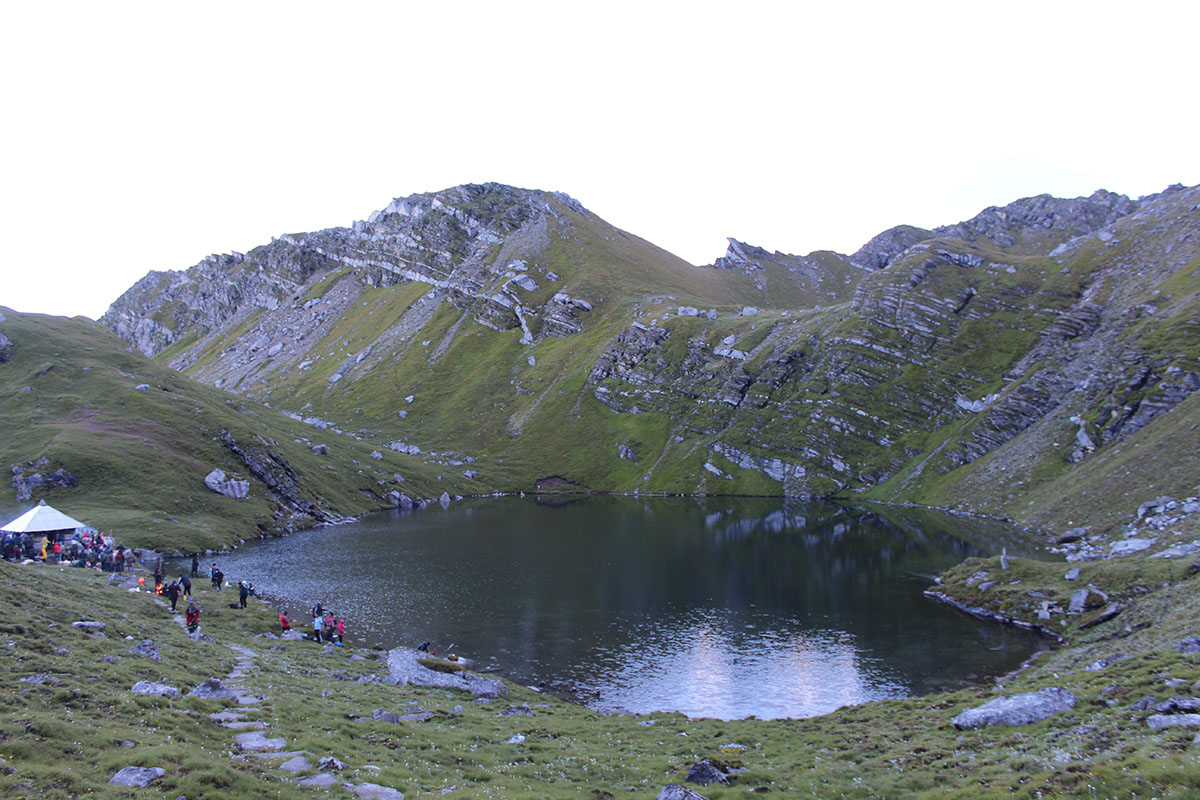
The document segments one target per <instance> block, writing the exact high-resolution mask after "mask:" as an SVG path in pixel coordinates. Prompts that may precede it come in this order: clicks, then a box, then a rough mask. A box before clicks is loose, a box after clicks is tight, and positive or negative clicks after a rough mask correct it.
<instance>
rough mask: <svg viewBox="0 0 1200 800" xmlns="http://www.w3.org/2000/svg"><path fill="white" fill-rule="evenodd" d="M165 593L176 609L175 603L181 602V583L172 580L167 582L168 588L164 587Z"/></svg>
mask: <svg viewBox="0 0 1200 800" xmlns="http://www.w3.org/2000/svg"><path fill="white" fill-rule="evenodd" d="M163 594H165V595H166V596H167V599H168V600H170V601H171V610H172V611H174V610H175V604H176V603H178V602H179V584H178V583H176V582H175V581H171V582H170V583H168V584H167V588H165V589H163Z"/></svg>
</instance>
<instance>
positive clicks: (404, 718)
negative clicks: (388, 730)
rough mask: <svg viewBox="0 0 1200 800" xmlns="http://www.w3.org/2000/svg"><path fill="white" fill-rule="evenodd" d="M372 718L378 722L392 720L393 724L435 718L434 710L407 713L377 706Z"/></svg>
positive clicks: (425, 720)
mask: <svg viewBox="0 0 1200 800" xmlns="http://www.w3.org/2000/svg"><path fill="white" fill-rule="evenodd" d="M371 719H373V720H376V721H378V722H390V723H392V724H393V725H400V724H402V723H405V722H428V721H429V720H431V719H433V712H432V711H412V712H408V713H405V714H396V713H394V712H392V711H384V710H383V709H382V708H377V709H375V710H374V711H372V712H371Z"/></svg>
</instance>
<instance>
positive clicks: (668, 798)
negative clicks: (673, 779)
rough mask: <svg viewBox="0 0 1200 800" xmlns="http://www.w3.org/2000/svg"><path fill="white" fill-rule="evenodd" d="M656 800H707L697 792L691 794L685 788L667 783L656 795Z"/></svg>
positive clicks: (690, 791) (689, 790)
mask: <svg viewBox="0 0 1200 800" xmlns="http://www.w3.org/2000/svg"><path fill="white" fill-rule="evenodd" d="M658 800H708V798H707V797H705V796H704V795H702V794H699V793H698V792H693V791H692V790H691V789H689V788H687V787H686V786H680V785H679V784H677V783H668V784H667V785H666V786H664V787H663V788H662V791H661V792H659V793H658Z"/></svg>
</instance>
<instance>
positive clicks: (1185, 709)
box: [1154, 697, 1200, 714]
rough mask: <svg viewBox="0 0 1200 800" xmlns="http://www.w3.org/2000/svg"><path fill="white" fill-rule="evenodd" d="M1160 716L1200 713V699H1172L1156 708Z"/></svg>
mask: <svg viewBox="0 0 1200 800" xmlns="http://www.w3.org/2000/svg"><path fill="white" fill-rule="evenodd" d="M1154 710H1155V711H1157V712H1158V713H1160V714H1195V713H1197V712H1200V697H1172V698H1171V699H1170V700H1164V701H1163V702H1161V703H1159V704H1158V705H1156V706H1155V707H1154Z"/></svg>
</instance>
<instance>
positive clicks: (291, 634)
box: [279, 629, 304, 642]
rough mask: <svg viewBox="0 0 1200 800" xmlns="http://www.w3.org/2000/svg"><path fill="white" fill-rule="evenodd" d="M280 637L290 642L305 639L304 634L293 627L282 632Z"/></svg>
mask: <svg viewBox="0 0 1200 800" xmlns="http://www.w3.org/2000/svg"><path fill="white" fill-rule="evenodd" d="M279 638H280V639H283V640H285V641H288V642H300V641H303V640H304V634H303V633H301V632H300V631H298V630H294V629H292V630H286V631H284V632H283V633H282V634H280V636H279Z"/></svg>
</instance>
